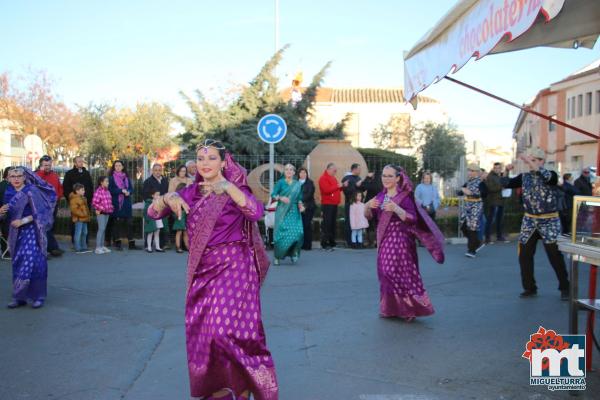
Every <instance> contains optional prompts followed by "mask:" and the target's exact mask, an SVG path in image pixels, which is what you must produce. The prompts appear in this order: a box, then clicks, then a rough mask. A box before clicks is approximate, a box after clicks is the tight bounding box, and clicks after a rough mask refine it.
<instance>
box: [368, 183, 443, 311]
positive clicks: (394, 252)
mask: <svg viewBox="0 0 600 400" xmlns="http://www.w3.org/2000/svg"><path fill="white" fill-rule="evenodd" d="M401 175H402V181H401V183H400V185H398V192H397V194H396V195H395V196H394V197H392V198H388V199H389V201H393V202H394V203H396V204H397V205H399V206H400V207H402V208H403V209H404V210H405V211H406V219H405V220H404V221H402V220H401V219H400V217H398V215H396V214H395V213H393V212H388V211H384V210H383V209H382V208H381V207H380V208H377V209H371V210H370V211H368V213H367V214H368V215H367V216H368V217H373V216H375V217H377V218H378V220H379V223H378V226H377V243H378V251H377V276H378V278H379V283H380V311H379V312H380V314H381V316H382V317H401V318H407V319H412V318H415V317H422V316H427V315H431V314H433V313H434V310H433V305H432V304H431V300H430V299H429V296H428V295H427V292H426V291H425V288H424V286H423V280H422V279H421V274H420V272H419V260H418V256H417V245H416V239H419V240H420V241H421V243H423V245H424V246H425V247H426V248H427V249H428V250H429V252H430V253H431V255H432V256H433V258H434V259H435V260H436V261H437V262H438V263H443V262H444V250H443V243H444V237H443V235H442V233H441V232H440V230H439V229H438V227H437V225H436V224H435V222H433V220H432V219H431V218H430V217H429V215H427V213H426V212H425V211H424V209H422V208H421V207H418V206H417V205H416V203H415V200H414V194H413V192H412V185H411V183H410V180H409V179H408V176H407V175H406V174H405V173H404V172H403V173H402V174H401ZM386 196H387V190H386V189H384V190H383V191H382V192H381V193H379V194H378V195H377V200H379V203H380V204H383V203H384V200H385V198H386Z"/></svg>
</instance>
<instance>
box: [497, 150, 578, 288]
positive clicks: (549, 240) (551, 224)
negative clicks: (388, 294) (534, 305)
mask: <svg viewBox="0 0 600 400" xmlns="http://www.w3.org/2000/svg"><path fill="white" fill-rule="evenodd" d="M520 159H521V160H523V162H524V163H525V164H526V165H527V168H528V169H529V172H525V173H522V174H519V175H518V176H516V177H514V178H508V172H509V171H510V170H512V169H513V166H512V165H507V166H506V172H507V173H506V177H504V178H502V185H503V186H504V187H506V188H519V187H520V188H522V189H523V208H524V209H525V215H524V216H523V220H522V223H521V233H520V234H519V265H520V267H521V281H522V284H523V289H525V290H524V291H523V292H522V293H521V295H520V296H521V297H532V296H535V295H537V286H536V284H535V278H534V275H533V256H534V255H535V248H536V245H537V242H538V240H539V239H542V241H543V243H544V249H545V250H546V254H547V256H548V260H549V261H550V264H551V265H552V268H553V269H554V272H555V273H556V277H557V278H558V283H559V285H558V290H560V293H561V299H562V300H568V298H569V277H568V274H567V267H566V266H565V260H564V258H563V255H562V253H561V252H560V250H558V244H557V240H558V236H559V235H560V233H561V225H560V217H559V214H558V204H557V203H558V202H557V191H556V185H557V183H558V175H557V174H556V172H554V171H550V170H547V169H546V168H544V160H545V159H546V154H545V152H544V151H543V150H542V149H540V148H539V147H535V148H533V149H532V150H531V151H530V152H529V154H527V155H521V156H520Z"/></svg>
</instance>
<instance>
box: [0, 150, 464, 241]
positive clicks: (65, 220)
mask: <svg viewBox="0 0 600 400" xmlns="http://www.w3.org/2000/svg"><path fill="white" fill-rule="evenodd" d="M234 157H235V159H236V161H237V162H239V163H240V164H241V165H242V166H243V167H244V168H246V169H247V170H248V171H249V172H250V171H252V170H254V169H255V168H257V167H259V166H261V165H264V164H268V162H269V156H268V155H237V156H236V155H234ZM195 158H196V154H195V153H194V152H182V153H180V154H179V156H178V157H177V158H176V159H172V160H169V161H167V162H163V163H162V164H163V166H164V169H165V171H164V173H165V175H166V176H167V177H173V176H175V171H176V170H177V168H178V166H180V165H182V164H185V163H186V162H187V161H189V160H194V159H195ZM84 159H85V161H86V168H87V169H88V171H89V172H90V175H91V176H92V182H93V184H94V188H95V187H96V186H97V182H98V179H99V178H100V177H102V176H107V175H108V173H109V169H110V168H109V165H108V163H106V162H102V161H100V159H99V158H98V157H95V156H93V155H91V156H84ZM364 159H365V162H366V163H367V165H368V168H369V171H374V172H376V173H380V172H381V170H382V169H383V167H384V166H385V165H387V164H389V163H390V162H393V163H394V164H397V165H400V166H402V167H403V168H405V169H406V170H407V171H408V172H409V174H410V175H411V176H412V178H413V179H414V180H415V182H414V184H415V186H416V184H417V183H418V182H417V181H416V180H417V179H419V173H418V172H419V171H420V167H419V166H420V165H423V163H422V162H421V163H419V162H417V163H415V162H414V161H411V159H409V158H407V157H403V156H400V155H399V156H398V157H397V158H395V157H393V156H392V157H389V156H387V157H378V156H373V155H365V156H364ZM390 159H392V161H390ZM123 163H124V166H125V170H126V171H127V173H128V175H129V177H130V178H131V181H132V183H133V194H132V196H133V198H132V200H133V203H134V210H133V212H134V221H135V223H134V226H135V235H136V237H142V226H143V222H142V213H143V200H144V199H143V196H142V187H143V183H144V180H145V179H146V178H147V177H148V176H150V170H151V167H152V165H151V164H152V163H151V162H150V161H149V160H148V159H147V158H143V157H140V158H135V159H129V160H123ZM275 163H277V164H282V165H285V164H287V163H291V164H293V165H294V166H296V167H300V166H302V165H305V166H306V168H307V169H308V170H309V171H310V170H311V160H310V157H306V156H304V155H280V154H277V155H275ZM11 164H14V163H11ZM428 164H429V165H430V166H435V165H436V163H435V160H433V162H429V163H428ZM5 166H9V165H5ZM71 168H72V164H71V163H59V164H58V165H53V170H54V171H55V172H56V173H58V174H59V176H60V178H61V181H62V179H63V178H64V175H65V173H66V172H67V171H68V170H70V169H71ZM456 170H457V174H456V177H454V178H452V179H446V180H444V179H440V178H439V177H436V175H435V174H434V184H435V185H437V186H438V187H439V188H440V193H441V194H442V196H443V197H444V196H445V197H454V196H455V192H456V188H457V187H458V186H460V185H459V183H460V184H462V182H463V181H464V178H463V177H464V160H463V159H460V158H457V161H456ZM461 171H462V172H461ZM314 172H315V171H313V173H314ZM313 175H314V174H313ZM279 177H280V172H278V171H275V180H277V179H279ZM260 182H261V183H262V184H263V185H265V186H268V182H269V176H268V169H267V170H265V171H264V172H263V173H262V175H261V176H260ZM69 221H70V212H69V208H68V203H67V201H66V200H65V198H62V199H60V202H59V210H58V217H57V220H56V226H55V229H56V231H57V232H58V233H59V234H60V233H62V234H68V233H69V232H70V229H71V228H70V225H71V224H70V222H69ZM90 231H92V232H93V231H95V223H94V222H92V223H91V224H90Z"/></svg>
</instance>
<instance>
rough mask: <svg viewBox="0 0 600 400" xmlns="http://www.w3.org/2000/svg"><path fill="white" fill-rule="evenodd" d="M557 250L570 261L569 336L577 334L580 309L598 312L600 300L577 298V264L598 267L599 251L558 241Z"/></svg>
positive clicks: (599, 262)
mask: <svg viewBox="0 0 600 400" xmlns="http://www.w3.org/2000/svg"><path fill="white" fill-rule="evenodd" d="M558 249H559V250H560V251H562V252H563V254H566V255H567V256H569V258H570V259H571V271H570V274H569V279H570V280H571V289H570V296H569V334H572V335H576V334H577V330H578V329H577V321H578V319H577V317H578V312H579V310H581V309H585V310H589V311H600V300H597V299H584V298H579V263H585V264H590V265H600V249H599V248H598V247H595V246H589V245H585V244H580V243H573V242H571V241H567V240H566V239H565V240H559V241H558Z"/></svg>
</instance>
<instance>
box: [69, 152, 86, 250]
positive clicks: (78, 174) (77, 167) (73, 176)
mask: <svg viewBox="0 0 600 400" xmlns="http://www.w3.org/2000/svg"><path fill="white" fill-rule="evenodd" d="M83 162H84V161H83V157H81V156H77V157H75V158H74V159H73V168H72V169H70V170H68V171H67V173H66V174H65V178H64V180H63V195H64V196H65V199H67V204H69V195H70V194H71V193H73V192H74V190H73V185H75V184H76V183H79V184H82V185H83V187H84V188H85V195H84V196H85V198H86V200H87V203H88V207H89V208H90V209H91V207H92V198H93V197H94V184H93V183H92V176H91V175H90V173H89V172H88V170H87V169H85V167H84V166H83ZM74 234H75V224H73V223H72V222H71V241H73V236H74ZM86 242H87V237H86Z"/></svg>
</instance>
